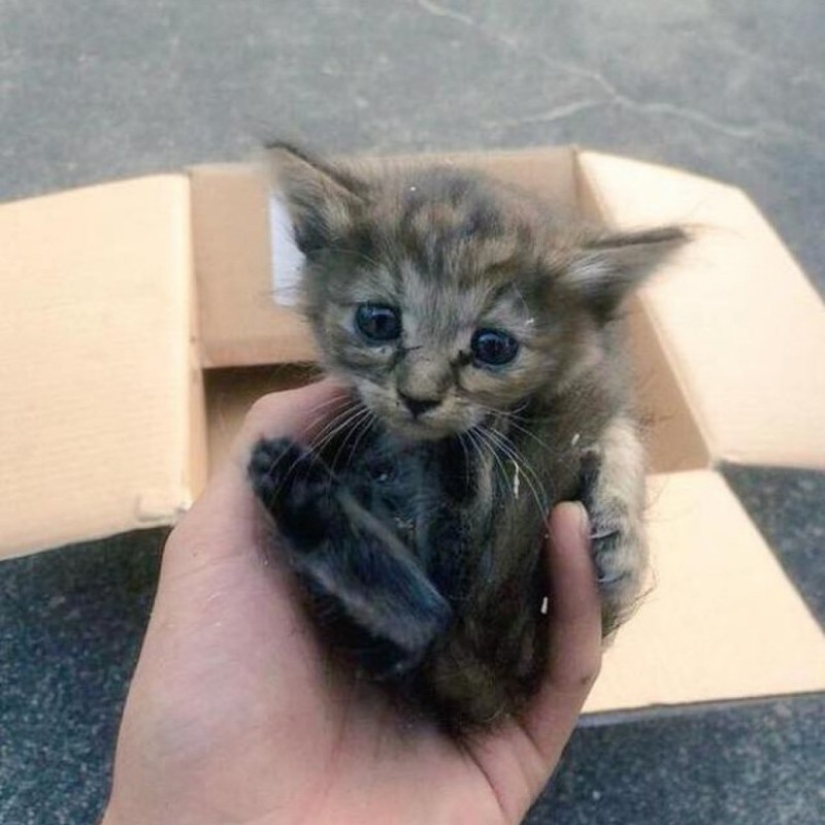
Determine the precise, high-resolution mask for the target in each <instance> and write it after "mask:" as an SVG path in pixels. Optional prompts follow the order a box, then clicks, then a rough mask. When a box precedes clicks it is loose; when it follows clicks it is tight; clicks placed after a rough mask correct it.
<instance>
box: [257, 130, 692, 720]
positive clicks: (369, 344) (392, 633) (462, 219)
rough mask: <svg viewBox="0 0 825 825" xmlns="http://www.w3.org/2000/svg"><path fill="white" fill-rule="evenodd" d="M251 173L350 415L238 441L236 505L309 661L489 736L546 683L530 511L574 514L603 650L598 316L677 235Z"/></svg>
mask: <svg viewBox="0 0 825 825" xmlns="http://www.w3.org/2000/svg"><path fill="white" fill-rule="evenodd" d="M272 151H273V157H274V160H275V166H276V170H277V175H278V177H279V181H280V185H281V187H282V188H283V192H284V197H285V200H286V205H287V209H288V212H289V214H290V217H291V219H292V221H293V224H294V231H295V238H296V241H297V244H298V246H299V248H300V250H301V251H302V252H303V253H304V255H305V258H306V263H305V267H304V271H303V276H302V278H303V280H302V289H303V311H304V313H305V315H306V317H307V319H308V320H309V322H310V324H311V326H312V329H313V330H314V334H315V336H316V339H317V343H318V346H319V348H320V351H321V353H322V362H323V363H322V366H323V367H324V368H325V370H326V371H327V372H329V373H331V374H333V375H336V376H338V377H339V378H342V379H344V380H345V381H346V382H347V383H348V384H350V385H351V386H352V401H351V403H350V404H349V405H348V406H347V408H346V409H345V410H344V411H343V412H339V415H338V416H337V417H335V418H334V419H333V420H332V422H331V423H330V425H329V426H328V427H327V429H326V430H325V431H324V432H323V433H322V434H321V436H320V437H319V438H318V439H316V443H315V444H313V445H311V446H308V447H305V446H301V445H298V444H297V443H295V442H293V441H290V440H289V439H277V440H269V441H266V440H264V441H261V442H260V443H259V444H258V445H257V446H256V447H255V448H254V450H253V454H252V458H251V461H250V465H249V476H250V480H251V483H252V485H253V487H254V490H255V492H256V494H257V496H258V497H259V499H260V500H261V501H262V502H263V504H264V506H265V507H266V509H267V510H268V512H269V513H270V514H271V515H272V516H273V517H274V519H275V521H276V523H277V525H278V528H279V530H280V532H281V534H282V536H283V539H284V544H285V545H286V548H287V549H286V552H287V553H288V556H289V559H290V561H291V564H292V566H293V568H294V570H295V571H296V574H297V576H298V577H299V579H300V580H301V582H302V583H303V585H304V588H305V591H306V593H307V597H308V601H309V606H310V609H311V610H312V611H313V612H314V614H315V615H316V617H317V618H318V621H319V622H320V624H321V625H322V626H323V628H324V632H325V634H326V635H327V637H328V639H329V641H330V643H331V644H332V646H333V647H335V648H339V649H340V648H343V649H344V650H346V651H348V654H349V656H350V658H351V659H354V660H355V663H356V665H357V666H358V667H360V668H362V669H363V670H364V671H365V672H366V673H368V674H369V675H370V676H371V677H373V678H377V679H383V680H386V681H387V682H389V683H391V684H392V685H393V687H394V689H395V691H396V693H398V694H399V695H402V696H405V697H408V698H410V699H412V700H413V701H414V702H416V703H417V704H418V706H420V707H423V708H424V709H425V711H426V712H428V713H430V714H431V715H433V716H434V717H435V718H436V719H437V720H439V721H440V722H441V723H443V724H444V725H445V726H446V727H447V728H449V729H450V730H453V731H457V732H461V731H466V730H468V729H472V728H473V727H476V726H481V725H489V724H492V723H494V722H495V721H496V720H497V719H499V718H500V717H502V716H503V715H506V714H508V713H512V712H514V711H517V710H518V708H519V707H520V706H521V705H522V704H523V703H524V701H525V700H526V699H527V698H529V696H530V695H531V693H532V692H533V691H534V690H535V689H536V688H537V685H538V680H539V678H540V676H541V673H542V668H543V666H544V663H545V658H546V644H547V639H546V624H547V619H546V617H545V616H544V615H543V612H544V610H543V607H544V608H546V603H545V593H546V587H545V585H546V582H545V581H544V580H543V574H542V569H543V568H542V565H541V547H542V543H543V537H544V535H545V518H546V516H547V514H548V512H549V510H550V508H551V506H552V505H553V504H555V503H557V502H559V501H561V500H564V499H572V498H580V499H582V500H583V501H584V503H585V506H586V507H587V509H588V512H589V514H590V519H591V525H592V531H593V554H594V558H595V562H596V566H597V571H598V576H599V584H600V588H601V596H602V601H603V627H604V633H605V635H607V634H610V633H611V632H612V631H613V630H614V629H615V628H616V627H617V625H618V624H619V623H620V622H621V621H622V619H623V618H625V617H626V615H627V613H628V611H629V610H630V608H631V607H632V606H633V604H634V602H635V601H636V600H637V598H638V596H639V592H640V587H641V583H642V577H643V574H644V571H645V564H646V550H645V538H644V533H643V525H642V509H643V504H644V501H643V499H644V459H643V454H642V448H641V445H640V441H639V436H638V433H637V424H636V421H635V419H634V414H633V407H632V401H631V398H630V394H629V385H630V382H629V378H628V374H627V368H626V365H625V363H624V355H623V350H622V343H621V329H620V324H619V323H618V322H617V311H618V309H619V307H620V304H621V302H622V300H623V299H624V298H625V296H626V295H627V294H628V293H629V292H630V291H631V290H632V289H633V288H634V287H635V286H636V285H637V284H639V283H640V282H641V281H642V280H643V279H644V278H645V276H647V275H648V274H649V273H650V272H651V271H652V270H654V269H655V267H656V266H657V265H658V264H659V263H661V262H662V261H663V260H664V259H665V258H666V257H667V256H669V255H670V254H671V253H672V252H673V251H674V250H675V249H676V248H677V247H679V246H680V245H681V244H682V243H683V242H684V241H685V233H684V231H683V230H682V229H680V228H678V227H663V228H659V229H652V230H649V231H641V232H636V233H627V234H611V233H608V232H605V231H603V230H600V229H594V228H593V227H588V226H585V225H580V224H571V223H564V222H561V221H558V220H555V219H554V217H553V213H552V209H551V208H550V207H548V206H547V205H545V204H544V203H542V202H541V201H539V200H537V199H535V198H533V197H532V196H529V195H527V194H526V193H523V192H520V191H518V190H516V189H514V188H511V187H509V186H506V185H504V184H502V183H500V182H497V181H495V180H493V179H492V178H489V177H486V176H484V175H482V174H479V173H475V172H469V171H461V170H457V169H454V168H439V167H421V166H415V165H413V166H411V167H410V168H406V169H400V168H385V169H383V171H381V170H375V169H373V170H366V169H365V170H361V171H359V170H357V169H356V168H355V167H351V166H346V165H343V164H339V163H330V162H326V161H323V160H320V159H317V158H313V157H311V156H309V155H307V154H305V153H304V152H302V151H300V150H297V149H294V148H292V147H288V146H285V145H279V146H276V147H273V149H272ZM543 603H544V604H543Z"/></svg>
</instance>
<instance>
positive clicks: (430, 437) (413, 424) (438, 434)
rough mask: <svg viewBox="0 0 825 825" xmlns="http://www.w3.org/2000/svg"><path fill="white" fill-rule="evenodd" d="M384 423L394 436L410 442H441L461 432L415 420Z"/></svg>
mask: <svg viewBox="0 0 825 825" xmlns="http://www.w3.org/2000/svg"><path fill="white" fill-rule="evenodd" d="M384 423H385V424H386V425H387V429H388V430H389V431H390V432H391V433H392V434H393V435H397V436H399V437H401V438H403V439H405V440H408V441H440V440H441V439H442V438H449V437H450V436H454V435H457V433H458V432H460V431H457V430H455V429H452V428H447V427H439V426H436V425H433V424H431V423H428V422H426V421H418V420H415V419H407V420H403V421H399V420H387V419H385V421H384Z"/></svg>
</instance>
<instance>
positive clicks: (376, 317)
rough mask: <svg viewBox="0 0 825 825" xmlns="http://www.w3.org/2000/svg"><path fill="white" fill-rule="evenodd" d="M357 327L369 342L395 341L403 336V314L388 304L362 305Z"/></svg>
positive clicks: (359, 309) (359, 308) (357, 310)
mask: <svg viewBox="0 0 825 825" xmlns="http://www.w3.org/2000/svg"><path fill="white" fill-rule="evenodd" d="M355 326H356V327H357V328H358V331H359V332H360V333H361V334H362V335H363V336H364V337H365V338H366V339H367V340H368V341H376V342H377V341H394V340H395V339H396V338H398V337H399V336H400V335H401V314H400V313H399V312H398V310H397V309H396V308H395V307H391V306H387V305H386V304H360V305H359V306H358V308H357V309H356V310H355Z"/></svg>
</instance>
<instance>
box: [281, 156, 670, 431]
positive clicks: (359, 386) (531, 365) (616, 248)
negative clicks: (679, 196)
mask: <svg viewBox="0 0 825 825" xmlns="http://www.w3.org/2000/svg"><path fill="white" fill-rule="evenodd" d="M276 161H277V164H278V165H277V171H278V177H279V178H280V184H281V186H282V188H283V190H284V194H285V197H286V204H287V207H288V209H289V211H290V214H291V216H292V219H293V223H294V228H295V235H296V240H297V243H298V246H299V247H300V249H301V251H302V252H303V253H304V254H305V255H306V259H307V263H306V266H305V269H304V277H303V288H304V310H305V313H306V315H307V317H308V319H309V320H310V322H311V323H312V326H313V328H314V331H315V335H316V338H317V340H318V343H319V346H320V350H321V352H322V355H323V360H324V362H325V366H326V367H327V369H328V370H329V371H330V372H333V373H335V374H336V375H338V376H339V377H342V378H344V379H345V380H348V381H349V382H351V383H352V384H353V385H354V387H355V388H356V390H357V392H358V394H359V395H360V397H361V399H362V400H363V402H364V403H365V405H366V406H367V407H368V408H369V409H370V410H372V412H373V413H375V415H376V416H378V418H379V419H381V420H382V421H383V422H385V423H386V424H387V426H389V427H390V428H391V429H393V430H395V431H397V432H399V433H401V434H403V435H405V436H407V437H412V438H421V439H435V438H443V437H445V436H448V435H452V434H456V433H461V432H465V431H467V430H471V429H472V428H474V427H476V426H478V425H479V424H481V423H482V422H483V421H484V420H485V419H486V418H488V417H489V416H491V415H493V414H495V413H498V412H509V411H512V410H513V409H515V408H517V407H518V406H519V404H520V403H521V402H523V401H524V400H525V399H527V398H529V397H530V396H531V395H533V394H534V393H536V392H537V391H538V390H542V391H551V392H552V391H563V387H564V384H565V382H567V381H569V379H570V377H571V376H572V375H575V374H577V373H579V372H581V371H582V370H584V369H586V368H587V366H588V365H590V364H592V363H593V362H594V361H597V360H599V358H600V356H601V346H602V344H601V335H600V329H601V326H602V324H603V323H604V321H605V320H606V319H607V318H608V317H609V316H610V314H611V313H612V311H613V309H614V308H615V307H616V305H617V304H618V303H619V301H620V300H621V298H622V297H623V295H624V294H625V292H626V291H627V290H628V289H629V288H630V287H631V286H633V285H634V284H635V283H636V282H637V281H638V280H639V279H640V278H641V277H642V276H643V275H644V274H645V273H646V272H647V271H648V270H649V269H650V268H651V267H652V265H654V264H655V263H656V262H658V260H659V259H660V258H661V257H663V256H664V255H665V254H667V253H668V252H669V251H671V249H672V248H674V247H675V246H676V245H678V244H679V243H681V241H682V240H683V237H684V235H683V233H682V232H681V230H675V229H667V230H657V231H653V232H651V233H640V234H638V235H622V236H613V237H605V236H604V235H598V234H596V235H594V234H593V233H592V232H591V233H589V234H588V233H587V232H585V230H584V229H583V228H582V227H567V228H565V229H563V230H562V229H560V228H559V227H558V226H554V225H553V224H552V222H551V221H550V220H549V218H548V215H547V207H546V206H545V205H544V204H543V203H539V202H537V201H535V200H533V199H532V198H530V197H529V196H527V195H523V193H517V192H514V191H513V190H511V189H509V188H507V187H504V186H502V185H500V184H498V183H496V182H495V181H493V180H492V179H489V178H486V177H484V176H480V175H476V174H473V173H468V172H461V171H456V170H454V169H438V168H436V169H432V168H430V169H418V170H413V171H410V170H406V171H399V170H395V171H392V172H389V171H385V172H384V173H375V172H372V173H369V174H368V175H365V174H356V173H355V172H353V171H352V170H349V169H346V168H344V167H339V166H333V165H329V164H326V163H324V162H321V161H317V160H315V159H313V158H310V157H307V156H305V155H303V154H302V153H301V152H299V151H296V150H292V149H281V150H278V152H277V155H276Z"/></svg>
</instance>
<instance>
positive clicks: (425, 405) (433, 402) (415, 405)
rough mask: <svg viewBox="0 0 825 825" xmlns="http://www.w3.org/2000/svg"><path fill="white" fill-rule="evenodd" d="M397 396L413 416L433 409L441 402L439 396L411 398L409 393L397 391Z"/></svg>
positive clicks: (416, 416) (415, 416)
mask: <svg viewBox="0 0 825 825" xmlns="http://www.w3.org/2000/svg"><path fill="white" fill-rule="evenodd" d="M398 397H399V398H400V399H401V400H402V401H403V402H404V404H405V405H406V407H407V409H408V410H409V411H410V412H411V413H412V414H413V417H414V418H418V416H419V415H421V414H422V413H425V412H427V410H432V409H434V408H435V407H437V406H438V405H439V404H440V403H441V399H440V398H413V397H412V396H411V395H406V394H404V393H403V392H399V393H398Z"/></svg>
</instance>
